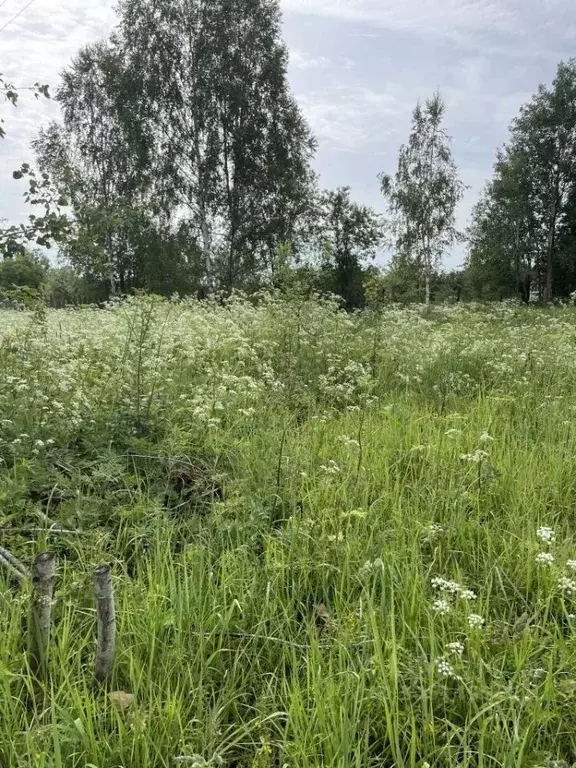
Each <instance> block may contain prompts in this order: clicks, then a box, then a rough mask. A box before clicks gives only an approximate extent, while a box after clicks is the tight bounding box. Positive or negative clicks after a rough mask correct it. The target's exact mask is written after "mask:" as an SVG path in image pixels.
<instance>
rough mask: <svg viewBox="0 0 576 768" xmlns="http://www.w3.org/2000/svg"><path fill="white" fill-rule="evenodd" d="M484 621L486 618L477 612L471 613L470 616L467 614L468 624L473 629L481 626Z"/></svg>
mask: <svg viewBox="0 0 576 768" xmlns="http://www.w3.org/2000/svg"><path fill="white" fill-rule="evenodd" d="M485 623H486V620H485V619H484V618H483V617H482V616H479V615H478V614H477V613H471V614H470V616H468V626H469V627H472V628H473V629H479V628H480V627H483V626H484V624H485Z"/></svg>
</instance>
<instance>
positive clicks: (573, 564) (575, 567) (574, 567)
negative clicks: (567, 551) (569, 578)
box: [566, 560, 576, 571]
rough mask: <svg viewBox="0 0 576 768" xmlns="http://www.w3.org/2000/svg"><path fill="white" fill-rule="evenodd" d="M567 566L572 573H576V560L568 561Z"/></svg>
mask: <svg viewBox="0 0 576 768" xmlns="http://www.w3.org/2000/svg"><path fill="white" fill-rule="evenodd" d="M566 566H567V567H568V568H570V570H571V571H576V560H568V562H567V563H566Z"/></svg>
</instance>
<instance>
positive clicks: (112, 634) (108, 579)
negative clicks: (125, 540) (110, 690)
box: [93, 565, 116, 683]
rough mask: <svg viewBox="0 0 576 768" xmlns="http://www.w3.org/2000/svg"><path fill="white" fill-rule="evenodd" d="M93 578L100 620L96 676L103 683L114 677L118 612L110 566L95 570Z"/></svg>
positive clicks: (102, 566)
mask: <svg viewBox="0 0 576 768" xmlns="http://www.w3.org/2000/svg"><path fill="white" fill-rule="evenodd" d="M93 577H94V592H95V594H96V614H97V618H98V644H97V646H96V665H95V669H94V676H95V678H96V680H97V682H99V683H103V682H105V681H106V680H107V679H108V678H109V677H110V676H111V675H112V670H113V668H114V654H115V651H116V610H115V608H114V589H113V587H112V569H111V568H110V566H109V565H101V566H100V567H99V568H95V569H94V574H93Z"/></svg>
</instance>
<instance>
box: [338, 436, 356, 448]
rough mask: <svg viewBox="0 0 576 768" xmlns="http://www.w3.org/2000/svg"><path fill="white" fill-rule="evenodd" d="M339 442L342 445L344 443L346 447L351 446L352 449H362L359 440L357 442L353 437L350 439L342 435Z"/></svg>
mask: <svg viewBox="0 0 576 768" xmlns="http://www.w3.org/2000/svg"><path fill="white" fill-rule="evenodd" d="M338 440H339V441H340V442H341V443H344V445H348V446H350V448H360V443H359V442H358V440H355V439H354V438H353V437H348V435H340V437H339V438H338Z"/></svg>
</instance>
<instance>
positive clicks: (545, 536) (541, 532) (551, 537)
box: [536, 525, 556, 544]
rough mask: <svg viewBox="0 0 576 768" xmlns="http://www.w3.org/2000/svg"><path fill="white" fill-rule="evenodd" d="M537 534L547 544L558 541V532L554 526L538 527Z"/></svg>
mask: <svg viewBox="0 0 576 768" xmlns="http://www.w3.org/2000/svg"><path fill="white" fill-rule="evenodd" d="M536 536H538V538H539V539H540V541H543V542H544V543H545V544H553V543H554V542H555V541H556V534H555V533H554V531H553V530H552V528H549V527H548V526H547V525H543V526H542V527H541V528H538V530H537V531H536Z"/></svg>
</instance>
